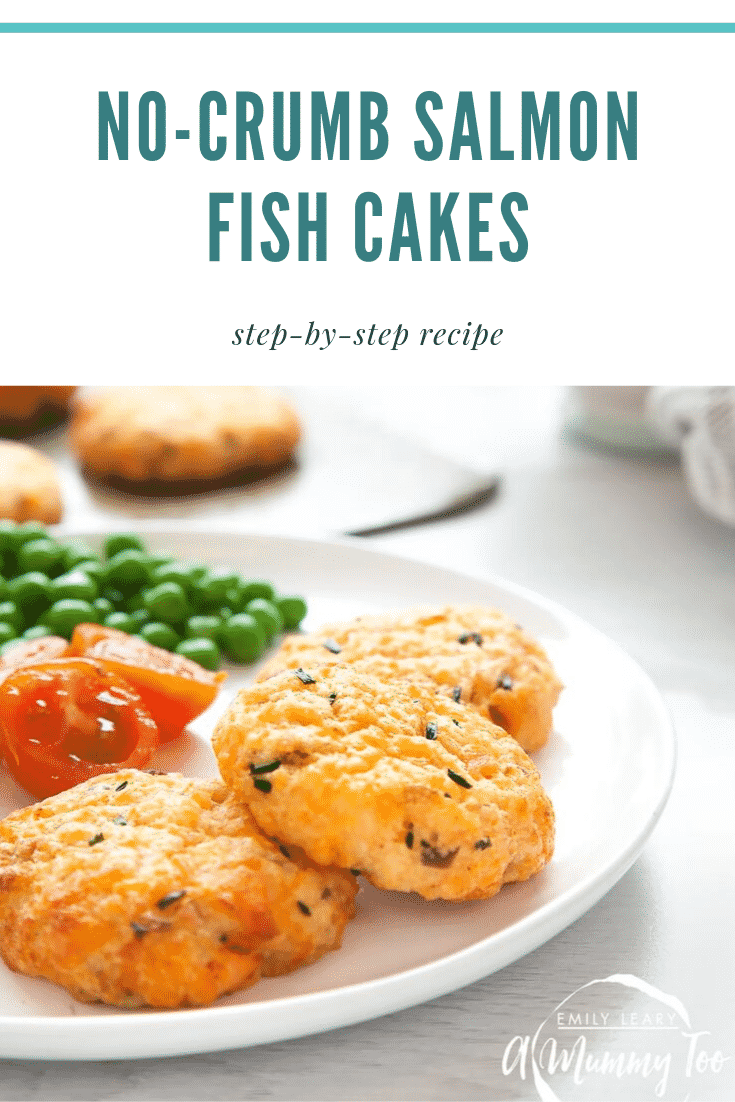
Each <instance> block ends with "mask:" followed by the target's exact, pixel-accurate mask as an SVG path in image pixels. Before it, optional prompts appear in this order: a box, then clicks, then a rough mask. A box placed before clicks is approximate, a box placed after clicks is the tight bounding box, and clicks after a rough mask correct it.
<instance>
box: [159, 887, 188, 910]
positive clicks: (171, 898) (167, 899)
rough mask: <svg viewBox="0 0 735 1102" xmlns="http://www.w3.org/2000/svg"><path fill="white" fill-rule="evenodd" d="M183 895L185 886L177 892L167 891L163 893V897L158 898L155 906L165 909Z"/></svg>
mask: <svg viewBox="0 0 735 1102" xmlns="http://www.w3.org/2000/svg"><path fill="white" fill-rule="evenodd" d="M183 895H186V888H182V889H181V891H178V892H169V893H168V894H167V895H164V897H163V899H159V900H158V902H157V903H156V906H157V907H158V909H159V910H161V911H165V910H166V908H167V907H170V906H171V904H172V903H175V902H176V901H177V900H178V899H181V897H182V896H183Z"/></svg>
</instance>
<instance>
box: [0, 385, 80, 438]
mask: <svg viewBox="0 0 735 1102" xmlns="http://www.w3.org/2000/svg"><path fill="white" fill-rule="evenodd" d="M76 389H77V388H76V387H75V386H0V431H2V433H3V435H4V434H5V433H10V434H11V435H15V434H18V433H29V432H37V431H38V430H40V429H46V428H50V427H52V426H53V425H56V424H58V423H59V422H60V421H62V420H63V419H64V418H65V417H66V415H67V413H68V412H69V407H70V405H71V401H72V398H73V397H74V392H75V391H76Z"/></svg>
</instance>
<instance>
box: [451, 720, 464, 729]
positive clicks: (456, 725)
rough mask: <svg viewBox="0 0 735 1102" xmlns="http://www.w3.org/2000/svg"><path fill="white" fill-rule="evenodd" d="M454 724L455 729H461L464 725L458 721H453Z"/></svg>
mask: <svg viewBox="0 0 735 1102" xmlns="http://www.w3.org/2000/svg"><path fill="white" fill-rule="evenodd" d="M452 723H453V724H454V726H455V727H461V726H462V724H461V723H460V722H459V720H458V719H453V720H452Z"/></svg>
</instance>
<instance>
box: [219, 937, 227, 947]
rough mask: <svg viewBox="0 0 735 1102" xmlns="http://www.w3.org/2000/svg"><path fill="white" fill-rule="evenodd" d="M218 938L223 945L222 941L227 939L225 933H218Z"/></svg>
mask: <svg viewBox="0 0 735 1102" xmlns="http://www.w3.org/2000/svg"><path fill="white" fill-rule="evenodd" d="M219 939H220V941H221V942H222V944H223V945H224V943H225V942H226V941H227V934H220V935H219Z"/></svg>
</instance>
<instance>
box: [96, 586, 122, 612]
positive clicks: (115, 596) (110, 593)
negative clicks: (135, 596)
mask: <svg viewBox="0 0 735 1102" xmlns="http://www.w3.org/2000/svg"><path fill="white" fill-rule="evenodd" d="M101 596H102V597H104V598H105V600H106V601H109V602H110V604H112V605H114V606H115V608H117V609H120V608H122V606H123V605H124V604H125V596H124V594H122V593H121V592H120V590H119V589H113V588H112V586H109V585H106V586H105V588H104V589H103V590H102V594H101Z"/></svg>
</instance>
